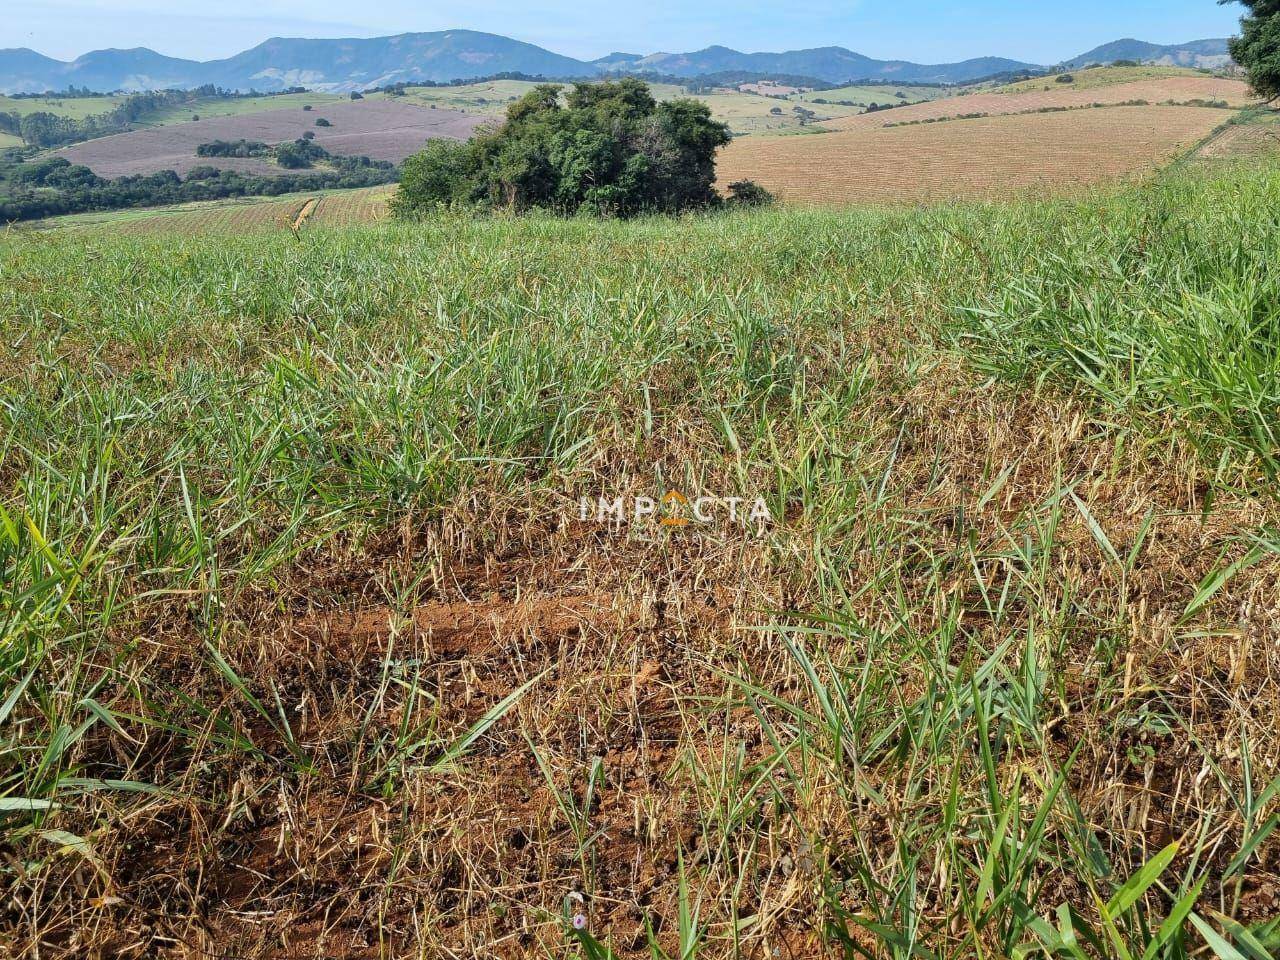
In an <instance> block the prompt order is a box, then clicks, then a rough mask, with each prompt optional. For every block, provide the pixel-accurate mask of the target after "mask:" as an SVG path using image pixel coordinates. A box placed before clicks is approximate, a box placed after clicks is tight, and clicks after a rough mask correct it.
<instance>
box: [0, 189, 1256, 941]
mask: <svg viewBox="0 0 1280 960" xmlns="http://www.w3.org/2000/svg"><path fill="white" fill-rule="evenodd" d="M1277 210H1280V168H1277V167H1276V166H1275V165H1268V166H1255V167H1251V168H1234V167H1233V168H1231V169H1229V170H1223V171H1216V172H1213V173H1212V174H1209V173H1204V172H1201V171H1197V170H1182V171H1179V172H1177V173H1176V174H1173V175H1170V176H1168V177H1167V178H1165V179H1162V180H1160V181H1156V182H1153V183H1150V184H1148V185H1146V186H1143V187H1141V188H1133V189H1125V190H1123V191H1119V192H1115V193H1111V194H1098V195H1096V196H1093V197H1090V198H1088V199H1087V200H1083V201H1053V202H1033V203H1023V204H1016V205H1009V206H984V205H954V206H943V207H932V208H921V209H916V210H906V211H904V210H878V209H865V210H848V211H801V210H767V211H761V212H755V213H742V214H735V215H725V216H712V217H705V218H688V219H653V220H641V221H636V222H631V223H599V222H595V221H591V220H586V219H581V220H572V221H565V220H554V219H543V218H529V219H519V220H516V219H492V220H478V219H470V218H465V217H444V218H441V219H436V220H430V221H426V222H424V223H421V224H386V225H379V226H372V227H367V228H361V229H353V230H349V231H323V230H321V231H313V232H305V233H304V234H303V235H302V236H300V237H293V236H290V235H286V236H283V237H281V236H242V237H237V236H230V237H227V236H219V237H160V238H154V239H136V240H135V239H121V238H118V237H112V236H109V235H102V234H89V233H80V234H72V233H66V234H58V233H53V234H39V235H26V234H19V233H16V232H14V233H9V234H6V235H3V236H0V335H2V336H3V339H4V342H5V343H6V344H10V345H11V346H10V349H9V351H8V352H7V353H6V355H5V356H4V358H3V359H0V375H2V376H3V380H2V381H0V482H2V483H3V486H0V506H2V507H3V512H2V513H0V571H3V576H0V676H2V677H4V678H5V679H4V684H3V687H2V689H3V690H4V691H5V694H4V695H3V696H0V816H3V817H5V818H6V819H5V821H4V825H5V829H6V831H7V836H6V842H7V844H8V845H9V847H10V849H12V850H13V851H14V854H15V855H14V858H13V859H12V860H11V861H8V862H7V864H6V866H4V867H3V868H0V877H2V878H3V880H2V881H0V882H3V883H4V884H5V885H6V887H7V890H6V892H7V894H8V895H9V897H8V898H9V900H10V901H11V902H14V903H20V904H24V905H25V906H24V909H23V910H22V911H21V912H19V913H15V914H14V915H13V916H12V917H10V918H9V919H6V920H5V921H2V922H3V923H4V924H5V928H4V933H5V934H6V935H9V936H10V937H11V938H12V939H13V942H15V943H17V944H28V943H36V942H37V941H41V942H45V943H53V942H62V941H65V940H66V939H67V938H69V937H70V935H71V934H72V933H73V932H78V933H80V934H81V936H82V940H81V941H80V942H85V940H89V941H92V940H95V939H102V940H105V939H106V938H107V937H108V935H112V936H114V935H115V934H116V933H117V932H120V931H125V930H132V931H134V933H133V934H132V939H131V940H128V941H125V940H123V939H119V940H115V939H113V940H112V941H111V942H115V943H124V942H128V943H136V944H138V946H137V948H136V950H135V954H134V955H138V956H143V955H146V954H147V953H148V952H150V953H153V954H154V953H155V952H157V951H159V950H161V949H167V948H166V947H164V944H166V943H171V942H172V940H173V939H174V937H175V935H176V933H177V932H178V931H182V930H190V929H192V928H195V927H198V928H199V929H205V928H206V927H210V928H212V929H214V930H216V931H217V933H218V942H219V943H220V944H222V945H224V946H225V947H226V949H227V950H228V951H232V950H233V948H234V952H236V953H238V954H239V955H264V954H266V953H267V952H268V947H270V946H271V945H272V944H276V945H278V944H279V939H278V937H277V935H276V932H275V929H274V928H275V927H277V926H282V925H287V924H286V920H287V918H288V917H297V916H301V915H306V916H326V917H327V916H332V917H334V918H335V920H334V922H335V923H337V922H338V920H339V919H340V921H341V923H342V924H343V927H342V930H343V935H344V936H346V935H348V934H349V935H351V936H353V937H356V936H357V935H358V939H360V941H361V942H371V943H378V944H381V945H382V947H383V948H385V949H384V951H383V952H384V954H385V955H387V956H401V955H422V956H436V955H446V954H448V953H453V954H455V955H475V954H483V953H484V950H485V946H486V945H492V944H493V943H495V942H498V941H504V942H509V943H513V942H516V939H517V938H524V940H523V942H524V944H525V947H522V949H526V948H527V951H528V953H529V955H555V956H558V955H562V954H563V953H564V952H565V951H569V953H568V955H570V956H578V955H581V956H588V957H592V956H596V957H606V956H610V955H616V956H628V957H630V956H644V957H649V958H654V960H656V958H661V957H680V958H682V960H689V958H694V957H703V958H711V957H721V956H724V957H729V956H755V955H760V954H761V953H762V952H764V951H765V950H766V949H767V948H768V945H770V944H772V943H775V942H779V940H778V938H786V942H788V943H792V944H794V945H795V947H796V950H797V951H798V953H797V955H820V954H819V949H820V946H819V945H820V944H825V945H826V946H825V949H826V950H827V951H828V952H829V953H830V954H831V955H835V956H842V957H850V958H852V957H860V956H867V957H894V958H903V960H906V958H908V957H920V958H924V957H956V958H961V957H964V958H968V957H973V956H978V955H982V956H991V957H997V956H998V957H1005V956H1020V957H1021V956H1030V955H1039V956H1046V955H1049V956H1058V957H1072V958H1075V957H1080V958H1083V957H1086V956H1108V957H1110V956H1115V957H1135V958H1136V957H1144V958H1162V960H1166V958H1167V960H1185V958H1187V957H1189V956H1192V955H1196V956H1206V957H1207V956H1214V957H1217V958H1219V960H1235V958H1236V957H1238V956H1240V955H1248V956H1250V957H1251V958H1256V960H1264V958H1266V957H1269V956H1276V955H1277V953H1278V952H1280V943H1278V942H1277V936H1276V933H1277V925H1276V924H1275V923H1274V922H1270V921H1271V917H1270V916H1267V915H1265V898H1263V897H1261V896H1260V895H1259V894H1258V893H1257V892H1256V891H1258V890H1259V889H1264V890H1265V889H1266V888H1267V886H1266V885H1267V884H1270V883H1272V882H1273V879H1274V864H1275V862H1276V860H1275V857H1276V855H1277V846H1276V843H1277V834H1276V832H1275V827H1276V825H1277V814H1278V812H1280V811H1278V808H1277V800H1278V798H1280V779H1276V764H1277V762H1280V743H1278V742H1277V738H1276V737H1275V730H1274V717H1275V713H1274V709H1273V708H1274V699H1273V698H1274V691H1273V690H1272V688H1271V682H1270V680H1269V679H1268V676H1270V675H1271V674H1270V671H1271V670H1273V669H1274V668H1275V661H1274V656H1275V651H1274V643H1273V640H1274V634H1273V632H1272V630H1273V627H1274V614H1275V611H1274V603H1275V593H1274V584H1275V582H1276V578H1277V576H1280V536H1278V535H1277V533H1276V530H1275V516H1276V514H1275V504H1276V501H1275V497H1274V483H1275V479H1276V466H1277V436H1276V430H1277V416H1276V412H1277V409H1278V407H1280V387H1278V386H1277V385H1278V384H1280V349H1278V348H1277V343H1280V328H1278V327H1277V323H1280V313H1278V312H1277V308H1276V304H1277V303H1278V302H1280V289H1278V287H1280V277H1278V276H1277V272H1276V270H1275V269H1274V265H1275V263H1276V262H1277V261H1278V260H1280V220H1277V217H1276V211H1277ZM670 489H679V490H685V491H690V492H698V491H705V492H708V493H715V494H718V495H722V496H730V495H733V496H743V497H752V496H761V497H763V498H765V500H766V501H767V503H768V504H769V505H770V508H771V510H772V513H773V514H774V516H775V517H777V518H778V522H777V523H776V524H774V525H772V526H771V527H768V528H766V529H764V530H763V531H755V532H752V531H743V530H741V529H739V528H736V527H733V526H725V525H713V526H711V527H706V528H698V527H695V528H691V529H687V530H684V531H675V532H672V531H669V530H663V529H661V528H658V527H656V526H632V527H624V528H622V529H617V530H614V529H610V528H608V527H597V526H595V525H592V524H590V523H586V524H583V523H581V522H579V521H577V520H576V519H575V518H576V516H577V500H578V498H579V497H595V496H598V495H602V494H603V495H609V496H614V495H617V496H622V495H630V494H633V493H646V494H649V493H654V492H658V493H660V492H661V491H663V490H670ZM540 599H541V600H542V601H544V602H550V601H554V602H555V603H556V604H559V605H558V606H551V607H548V608H547V610H549V611H550V612H545V613H544V614H543V615H542V616H541V617H539V616H529V617H528V618H527V619H521V611H525V612H527V611H528V610H529V606H528V605H529V604H533V603H537V602H538V601H539V600H540ZM588 601H589V602H590V603H592V604H600V605H602V606H603V607H604V608H605V609H607V610H609V611H612V613H611V615H610V616H609V617H601V618H600V619H598V620H593V621H590V622H589V623H588V624H587V625H586V626H583V627H581V628H577V627H574V628H568V627H564V626H562V625H557V624H558V623H559V620H560V618H562V617H563V616H564V614H563V612H562V606H563V605H565V604H570V603H572V602H579V603H585V602H588ZM451 604H452V605H451ZM442 608H443V609H444V612H443V613H442V612H441V610H442ZM354 609H361V610H373V611H374V613H373V615H372V616H371V618H370V620H371V622H376V623H377V624H381V627H380V628H379V629H382V630H383V633H384V639H383V641H382V642H374V641H372V640H369V639H368V637H367V636H365V635H362V634H360V633H359V632H355V633H352V634H351V635H349V636H348V635H346V634H343V633H341V632H338V631H335V632H333V633H332V634H330V633H329V632H327V630H326V629H325V628H322V627H317V626H315V624H314V622H312V621H309V620H308V618H309V617H311V616H313V615H314V614H316V613H317V612H332V611H350V610H354ZM468 611H478V612H475V613H468ZM468 616H474V617H475V618H477V620H478V622H479V624H480V626H475V627H474V628H473V630H474V632H473V633H469V632H468V630H469V628H467V626H466V622H467V620H466V618H467V617H468ZM432 618H435V619H434V620H433V619H432ZM309 624H310V625H309ZM431 624H434V626H435V632H433V631H432V629H431V628H430V625H431ZM490 630H492V634H491V633H490V632H489V631H490ZM366 632H376V630H375V628H374V627H368V628H366ZM362 637H363V638H362ZM140 850H145V851H147V853H146V856H147V857H148V858H149V859H148V860H147V861H146V863H147V867H146V869H144V870H137V869H135V868H134V866H133V865H134V864H136V862H137V860H136V858H137V857H138V856H139V855H140V854H139V853H138V851H140ZM335 851H340V852H341V853H340V856H339V858H338V859H337V860H335V859H334V857H335V853H334V852H335ZM241 864H243V865H244V866H243V867H241V866H240V865H241ZM178 876H181V877H182V878H183V879H182V881H181V882H182V883H183V884H185V885H186V886H184V887H183V889H184V890H185V891H186V893H184V895H183V896H182V897H176V896H171V895H170V894H169V892H168V891H169V890H170V887H169V884H170V883H171V882H173V881H172V878H174V877H178ZM156 877H160V878H162V879H163V881H164V884H165V885H164V886H153V884H154V883H156V882H157V881H156V880H155V878H156ZM637 878H638V879H637ZM353 903H357V904H358V905H359V909H358V910H356V911H354V912H353V911H352V910H351V909H350V908H351V905H352V904H353ZM579 911H581V912H582V913H583V915H584V916H586V917H587V920H588V930H587V931H586V932H583V933H574V932H572V931H570V930H568V929H567V923H566V917H567V916H572V915H573V914H574V913H576V912H579ZM143 924H145V931H148V932H143V933H138V932H137V931H138V930H140V929H143V926H142V925H143ZM326 929H327V928H326ZM318 936H319V934H318V933H316V932H314V931H310V930H307V929H303V928H301V927H300V926H299V927H296V928H291V933H290V942H291V944H293V945H294V946H297V945H298V944H299V943H303V944H305V945H307V946H308V947H314V948H315V952H317V953H319V954H320V955H328V956H333V955H335V952H336V951H337V950H338V949H339V947H336V946H334V945H333V944H334V943H335V942H338V941H326V942H325V943H321V942H319V941H318V940H316V941H315V942H314V943H313V942H312V940H313V938H316V937H318ZM566 944H568V946H566ZM1232 944H1234V946H1232ZM131 949H133V948H131Z"/></svg>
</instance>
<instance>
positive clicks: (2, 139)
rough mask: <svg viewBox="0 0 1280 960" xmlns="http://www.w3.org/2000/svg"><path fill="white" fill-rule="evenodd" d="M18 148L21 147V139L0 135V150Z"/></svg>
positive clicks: (4, 134) (11, 135)
mask: <svg viewBox="0 0 1280 960" xmlns="http://www.w3.org/2000/svg"><path fill="white" fill-rule="evenodd" d="M20 146H22V138H21V137H15V136H14V135H13V134H11V133H0V150H2V149H4V148H5V147H20Z"/></svg>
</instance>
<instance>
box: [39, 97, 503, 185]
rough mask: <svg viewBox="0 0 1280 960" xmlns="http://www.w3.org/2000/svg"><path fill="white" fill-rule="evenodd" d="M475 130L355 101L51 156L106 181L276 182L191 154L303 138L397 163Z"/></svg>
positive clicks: (464, 119)
mask: <svg viewBox="0 0 1280 960" xmlns="http://www.w3.org/2000/svg"><path fill="white" fill-rule="evenodd" d="M320 117H324V118H325V119H326V120H328V121H329V122H330V123H332V124H333V126H331V127H317V126H316V125H315V124H316V120H317V119H318V118H320ZM482 122H483V120H482V119H481V118H479V117H475V116H471V115H468V114H464V113H458V112H456V111H453V110H429V109H424V108H422V107H417V106H413V105H412V104H407V103H398V102H396V101H393V100H358V101H351V102H347V103H336V104H333V105H331V106H327V107H323V108H320V109H316V110H313V111H310V112H308V111H304V110H301V109H296V110H269V111H266V112H264V113H250V114H244V115H242V116H230V117H212V118H210V119H208V120H196V121H193V122H191V123H180V124H173V125H171V126H164V127H155V128H152V129H147V130H135V131H133V132H130V133H122V134H118V135H116V136H114V137H103V138H102V139H100V140H90V141H88V142H87V143H79V144H76V145H75V146H71V147H67V148H65V149H63V150H59V151H58V152H57V154H56V155H57V156H61V157H66V158H67V159H68V160H70V161H71V162H72V163H79V164H84V165H85V166H86V167H89V168H90V169H91V170H93V172H94V173H96V174H98V175H99V176H102V177H108V178H113V177H123V176H128V175H130V174H140V173H157V172H159V171H161V170H174V171H176V172H177V173H180V174H184V173H187V172H188V171H190V170H191V169H192V168H194V167H197V166H216V167H221V168H223V169H227V170H240V171H242V172H246V173H260V174H273V173H274V174H278V173H285V172H287V171H284V170H282V169H281V168H279V167H277V166H274V165H273V164H270V163H268V162H266V161H264V160H251V159H237V158H221V157H197V156H196V147H198V146H199V145H200V144H202V143H208V142H210V141H212V140H240V139H244V140H262V141H264V142H266V143H282V142H284V141H286V140H296V139H297V138H298V137H301V136H302V135H303V134H304V133H307V132H308V131H309V132H312V133H314V134H315V135H316V142H317V143H319V144H320V145H321V146H322V147H324V148H325V149H326V150H328V151H329V152H330V153H334V154H340V155H347V156H361V155H363V156H368V157H372V158H373V159H375V160H392V161H396V162H399V161H401V160H404V159H405V158H406V157H408V156H411V155H412V154H414V153H416V152H417V151H418V150H420V149H422V145H423V144H424V143H425V142H426V141H427V140H430V139H432V138H435V137H449V138H453V139H466V138H467V137H469V136H471V133H472V131H474V130H475V128H476V127H477V126H479V125H480V123H482Z"/></svg>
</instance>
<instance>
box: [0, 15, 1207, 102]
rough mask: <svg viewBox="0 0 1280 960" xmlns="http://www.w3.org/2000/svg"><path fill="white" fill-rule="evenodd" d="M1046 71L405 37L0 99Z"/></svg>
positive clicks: (832, 56)
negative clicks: (487, 82)
mask: <svg viewBox="0 0 1280 960" xmlns="http://www.w3.org/2000/svg"><path fill="white" fill-rule="evenodd" d="M1226 44H1227V42H1226V40H1198V41H1194V42H1191V43H1185V44H1179V45H1174V46H1161V45H1159V44H1152V43H1144V42H1142V41H1139V40H1118V41H1116V42H1114V43H1110V44H1106V45H1104V46H1101V47H1098V48H1097V49H1095V50H1091V51H1089V53H1086V54H1082V55H1081V56H1080V57H1077V58H1075V59H1073V60H1070V61H1067V63H1066V65H1067V66H1072V67H1076V66H1083V65H1086V64H1089V63H1095V62H1096V63H1109V62H1111V61H1113V60H1142V61H1155V62H1161V63H1176V64H1179V65H1183V66H1219V65H1221V64H1222V63H1225V62H1226V61H1227V60H1228V59H1229V58H1228V56H1227V49H1226ZM1043 69H1045V68H1044V67H1042V66H1041V65H1038V64H1032V63H1024V62H1022V61H1019V60H1009V59H1005V58H1002V57H980V58H978V59H973V60H965V61H962V62H960V63H944V64H919V63H911V62H910V61H906V60H874V59H872V58H870V57H865V56H863V55H862V54H859V53H854V52H853V51H852V50H846V49H845V48H843V47H818V48H815V49H811V50H792V51H788V52H784V53H741V52H739V51H737V50H731V49H729V48H728V47H718V46H713V47H707V48H706V49H705V50H698V51H695V52H692V53H653V54H647V55H642V54H629V53H613V54H610V55H609V56H607V57H601V58H600V59H598V60H593V61H585V60H575V59H573V58H572V57H565V56H561V55H560V54H557V53H552V52H551V51H550V50H544V49H543V48H542V47H538V46H534V45H533V44H530V43H522V42H521V41H519V40H512V39H510V38H508V37H501V36H497V35H495V34H491V33H478V32H476V31H473V30H445V31H440V32H437V33H406V34H401V35H399V36H395V37H377V38H373V39H368V40H304V39H278V38H277V39H273V40H268V41H266V42H265V43H261V44H259V45H258V46H256V47H254V48H253V49H251V50H246V51H244V52H243V53H239V54H236V55H235V56H234V57H229V58H227V59H225V60H212V61H207V62H200V61H196V60H181V59H175V58H173V57H166V56H164V55H163V54H159V53H156V52H155V51H153V50H148V49H146V48H141V47H140V48H137V49H133V50H95V51H94V52H92V53H87V54H85V55H84V56H82V57H79V58H78V59H76V60H73V61H71V62H70V63H66V62H63V61H60V60H54V59H52V58H50V57H46V56H43V55H41V54H39V53H36V52H35V51H34V50H27V49H16V50H0V93H42V92H44V91H47V90H65V89H68V88H70V87H81V88H88V89H90V90H96V91H104V92H105V91H115V90H125V91H137V90H159V89H169V88H186V89H189V88H192V87H198V86H203V85H205V84H214V85H216V86H219V87H222V88H224V89H228V90H250V89H253V90H260V91H263V92H271V91H276V90H283V89H287V88H289V87H308V88H310V89H313V90H325V91H332V92H339V93H341V92H346V91H350V90H362V89H368V88H371V87H379V86H385V85H387V84H392V83H401V82H413V81H424V80H425V81H433V82H448V81H450V80H459V79H470V78H475V77H483V76H492V75H494V74H498V73H521V74H528V75H531V76H544V77H549V78H558V79H568V78H581V77H592V76H602V75H608V74H610V73H623V72H625V73H641V74H643V73H652V74H659V75H666V76H677V77H686V78H694V77H699V76H706V75H709V74H715V73H721V72H725V71H733V72H743V71H746V72H755V73H760V74H782V75H789V76H798V77H810V78H813V79H816V80H822V81H825V82H828V83H845V82H853V81H861V80H889V81H895V82H898V83H967V82H969V81H972V80H978V79H981V78H983V77H989V76H993V75H996V74H1002V73H1014V72H1021V71H1037V70H1043Z"/></svg>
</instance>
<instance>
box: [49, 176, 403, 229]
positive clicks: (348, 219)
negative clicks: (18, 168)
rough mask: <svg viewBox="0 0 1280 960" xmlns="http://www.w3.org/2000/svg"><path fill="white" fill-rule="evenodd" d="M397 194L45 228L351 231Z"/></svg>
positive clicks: (91, 219) (377, 192)
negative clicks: (311, 204)
mask: <svg viewBox="0 0 1280 960" xmlns="http://www.w3.org/2000/svg"><path fill="white" fill-rule="evenodd" d="M395 189H396V188H395V186H394V185H388V186H382V187H366V188H362V189H358V190H335V191H331V192H328V193H321V194H290V195H288V196H284V197H253V198H246V199H237V200H216V201H211V202H208V203H191V204H182V205H179V206H173V207H159V208H154V209H144V210H125V211H113V212H110V213H94V214H77V215H73V216H66V217H57V218H54V219H52V220H48V221H45V222H44V223H42V224H41V228H43V229H57V230H67V229H74V230H81V229H92V230H97V231H103V232H109V233H112V234H118V235H120V236H146V235H153V234H172V235H199V234H207V233H215V234H216V233H221V234H236V233H260V232H265V231H280V230H288V229H289V228H290V227H291V226H292V227H298V226H326V227H327V226H335V227H346V226H355V225H357V224H363V223H372V222H375V221H377V220H381V219H384V218H386V217H387V215H388V213H389V211H388V208H387V204H388V202H389V201H390V199H391V196H392V194H393V193H394V192H395ZM313 199H314V200H317V201H318V202H317V203H316V204H315V206H314V207H313V208H312V209H311V210H309V211H308V212H307V216H306V217H305V218H304V223H303V224H299V223H298V218H299V216H300V215H301V214H302V212H303V209H304V208H305V207H306V206H307V204H308V203H309V202H310V201H311V200H313Z"/></svg>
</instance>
